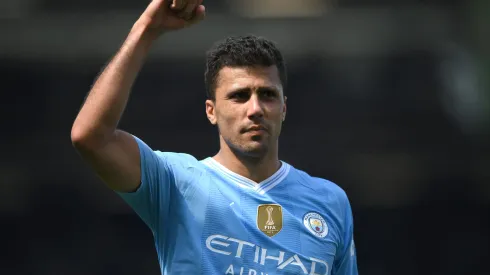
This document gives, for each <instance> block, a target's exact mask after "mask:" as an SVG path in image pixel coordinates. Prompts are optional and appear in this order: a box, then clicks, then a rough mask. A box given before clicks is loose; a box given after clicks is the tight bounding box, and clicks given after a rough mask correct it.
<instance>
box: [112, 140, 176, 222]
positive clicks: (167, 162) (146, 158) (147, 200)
mask: <svg viewBox="0 0 490 275" xmlns="http://www.w3.org/2000/svg"><path fill="white" fill-rule="evenodd" d="M134 138H135V140H136V142H137V144H138V148H139V152H140V166H141V184H140V186H139V187H138V189H137V190H136V191H134V192H131V193H125V192H117V194H118V195H119V196H121V198H122V199H123V200H124V201H125V202H126V203H128V204H129V206H130V207H131V208H132V209H133V210H134V211H135V212H136V214H138V216H139V217H140V218H141V219H142V220H143V221H144V222H145V223H146V225H147V226H148V227H150V229H152V231H154V230H155V227H156V224H157V222H158V219H162V218H163V219H165V218H166V217H167V216H168V208H169V205H170V192H171V186H172V185H173V181H174V173H173V171H172V161H173V160H172V158H168V157H167V156H166V155H165V154H164V153H162V152H158V151H153V150H152V149H151V148H150V147H149V146H148V145H147V144H146V143H144V142H143V141H142V140H140V139H139V138H137V137H134Z"/></svg>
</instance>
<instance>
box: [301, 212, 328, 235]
mask: <svg viewBox="0 0 490 275" xmlns="http://www.w3.org/2000/svg"><path fill="white" fill-rule="evenodd" d="M303 224H304V226H305V227H306V229H308V231H310V232H311V233H312V234H313V235H315V236H317V237H319V238H324V237H325V236H327V234H328V226H327V222H326V221H325V219H324V218H323V217H322V216H320V214H318V213H315V212H309V213H306V215H305V216H304V217H303Z"/></svg>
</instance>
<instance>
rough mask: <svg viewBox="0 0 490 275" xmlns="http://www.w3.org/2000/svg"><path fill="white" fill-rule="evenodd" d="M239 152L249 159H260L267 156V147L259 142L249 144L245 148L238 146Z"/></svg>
mask: <svg viewBox="0 0 490 275" xmlns="http://www.w3.org/2000/svg"><path fill="white" fill-rule="evenodd" d="M240 149H241V150H240V151H241V152H242V153H243V154H244V155H247V156H250V157H262V156H264V155H266V154H267V152H268V151H269V147H268V146H267V145H265V144H263V143H261V142H251V143H249V144H246V145H245V146H240Z"/></svg>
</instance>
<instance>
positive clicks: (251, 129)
mask: <svg viewBox="0 0 490 275" xmlns="http://www.w3.org/2000/svg"><path fill="white" fill-rule="evenodd" d="M258 131H265V132H267V128H266V127H264V126H262V125H257V126H252V127H249V128H247V129H246V130H245V132H258Z"/></svg>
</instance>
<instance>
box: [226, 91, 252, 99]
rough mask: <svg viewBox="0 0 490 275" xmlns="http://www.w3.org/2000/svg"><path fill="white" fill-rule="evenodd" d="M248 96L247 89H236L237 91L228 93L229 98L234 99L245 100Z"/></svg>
mask: <svg viewBox="0 0 490 275" xmlns="http://www.w3.org/2000/svg"><path fill="white" fill-rule="evenodd" d="M249 97H250V94H249V92H247V91H238V92H235V93H232V94H231V95H230V98H231V99H234V100H237V101H247V100H248V98H249Z"/></svg>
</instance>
